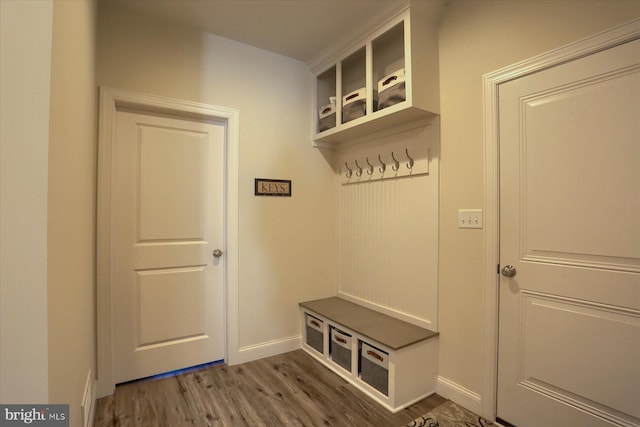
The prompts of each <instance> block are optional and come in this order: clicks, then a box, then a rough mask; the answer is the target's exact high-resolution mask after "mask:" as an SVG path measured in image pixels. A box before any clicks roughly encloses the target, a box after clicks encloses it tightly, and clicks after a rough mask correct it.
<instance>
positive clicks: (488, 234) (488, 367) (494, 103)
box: [480, 19, 640, 420]
mask: <svg viewBox="0 0 640 427" xmlns="http://www.w3.org/2000/svg"><path fill="white" fill-rule="evenodd" d="M637 38H640V19H638V20H634V21H630V22H628V23H626V24H623V25H620V26H618V27H614V28H612V29H610V30H607V31H604V32H602V33H599V34H596V35H594V36H591V37H588V38H586V39H583V40H579V41H577V42H574V43H571V44H569V45H566V46H563V47H560V48H558V49H555V50H552V51H550V52H547V53H544V54H541V55H538V56H535V57H533V58H531V59H528V60H525V61H522V62H518V63H516V64H514V65H511V66H508V67H505V68H502V69H500V70H497V71H494V72H492V73H489V74H485V75H484V76H483V83H484V158H485V162H484V171H485V175H484V189H485V194H484V196H485V197H484V226H485V233H484V260H485V263H484V274H483V277H484V281H483V282H484V288H483V294H484V296H483V302H484V313H485V314H484V321H483V350H482V378H483V382H482V398H481V399H482V400H481V402H480V404H481V415H482V416H483V417H485V418H487V419H490V420H495V417H496V405H497V379H498V308H499V307H498V286H499V275H498V274H499V273H498V264H499V262H500V251H499V250H500V234H499V231H500V218H499V212H500V192H499V188H500V163H499V155H500V151H499V135H500V132H499V130H500V129H499V122H498V118H499V105H498V90H499V87H500V85H501V84H503V83H506V82H508V81H511V80H514V79H517V78H520V77H523V76H526V75H528V74H532V73H535V72H537V71H540V70H543V69H545V68H549V67H553V66H556V65H560V64H562V63H564V62H568V61H571V60H574V59H577V58H580V57H583V56H587V55H590V54H593V53H595V52H598V51H601V50H605V49H608V48H610V47H613V46H616V45H618V44H622V43H625V42H628V41H630V40H634V39H637Z"/></svg>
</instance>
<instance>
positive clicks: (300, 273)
mask: <svg viewBox="0 0 640 427" xmlns="http://www.w3.org/2000/svg"><path fill="white" fill-rule="evenodd" d="M311 78H312V77H311V74H310V72H309V71H308V69H307V67H306V65H305V64H303V63H301V62H299V61H295V60H292V59H289V58H285V57H283V56H279V55H275V54H273V53H270V52H267V51H264V50H261V49H257V48H254V47H250V46H247V45H244V44H241V43H237V42H234V41H231V40H228V39H225V38H221V37H217V36H214V35H211V34H206V33H201V32H198V31H195V30H193V29H188V28H182V27H178V26H174V25H170V24H167V23H164V22H160V21H154V20H153V19H150V18H148V17H141V16H136V15H135V14H134V13H130V12H124V11H122V10H120V9H118V8H117V6H115V5H112V4H109V3H106V2H101V3H100V7H99V13H98V50H97V82H98V84H99V85H104V86H109V87H114V88H118V89H126V90H131V91H137V92H143V93H150V94H156V95H162V96H167V97H173V98H180V99H185V100H190V101H196V102H204V103H208V104H213V105H218V106H222V107H231V108H237V109H239V111H240V136H239V139H240V142H239V143H240V147H239V218H238V224H239V242H238V246H239V299H240V301H239V345H240V348H241V349H242V350H246V352H247V353H248V354H258V353H252V352H253V351H254V350H255V351H258V352H260V349H265V350H267V351H268V349H269V348H270V347H271V344H272V343H273V342H277V341H280V340H284V341H287V344H286V345H289V346H290V345H292V344H296V345H297V343H298V342H297V341H296V339H297V336H298V334H299V332H300V330H299V320H298V306H297V304H298V302H299V301H302V300H308V299H314V298H319V297H322V296H327V295H332V294H334V293H335V290H336V275H337V272H336V265H337V262H336V245H337V243H336V242H337V232H336V226H335V221H336V215H335V213H336V206H337V202H336V198H337V196H336V194H335V176H334V174H333V171H332V169H331V167H330V165H329V163H328V162H327V161H326V160H325V158H324V157H323V155H322V153H321V152H320V151H319V150H317V149H315V148H313V147H312V146H311V138H310V137H311ZM254 178H275V179H290V180H292V193H293V197H291V198H270V197H255V196H254V194H253V193H254V187H253V186H254ZM274 346H275V347H273V348H283V347H278V345H277V344H274ZM260 354H262V353H260Z"/></svg>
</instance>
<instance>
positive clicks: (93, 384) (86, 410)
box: [80, 369, 98, 427]
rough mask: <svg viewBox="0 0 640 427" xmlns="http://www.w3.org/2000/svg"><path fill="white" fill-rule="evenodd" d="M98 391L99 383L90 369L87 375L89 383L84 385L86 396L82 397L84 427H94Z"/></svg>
mask: <svg viewBox="0 0 640 427" xmlns="http://www.w3.org/2000/svg"><path fill="white" fill-rule="evenodd" d="M97 389H98V382H97V381H96V380H95V378H93V372H92V371H91V369H89V374H88V375H87V382H86V383H85V385H84V394H83V395H82V403H81V404H80V407H81V409H82V427H93V419H94V416H95V407H96V400H97V397H96V391H97Z"/></svg>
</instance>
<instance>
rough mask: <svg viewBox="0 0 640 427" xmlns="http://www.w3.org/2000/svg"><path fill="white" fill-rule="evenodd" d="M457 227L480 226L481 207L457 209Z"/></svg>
mask: <svg viewBox="0 0 640 427" xmlns="http://www.w3.org/2000/svg"><path fill="white" fill-rule="evenodd" d="M458 228H482V209H459V210H458Z"/></svg>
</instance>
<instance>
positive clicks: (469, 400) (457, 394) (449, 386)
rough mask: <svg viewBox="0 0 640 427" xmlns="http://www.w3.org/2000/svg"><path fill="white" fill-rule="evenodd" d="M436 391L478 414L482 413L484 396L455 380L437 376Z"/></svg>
mask: <svg viewBox="0 0 640 427" xmlns="http://www.w3.org/2000/svg"><path fill="white" fill-rule="evenodd" d="M436 393H438V394H439V395H440V396H442V397H444V398H447V399H449V400H451V401H453V402H454V403H457V404H458V405H460V406H462V407H464V408H467V409H468V410H470V411H471V412H474V413H476V414H481V413H482V397H481V396H480V395H479V394H478V393H476V392H474V391H471V390H469V389H467V388H464V387H462V386H461V385H459V384H456V383H455V382H453V381H451V380H449V379H447V378H444V377H441V376H440V375H438V376H436Z"/></svg>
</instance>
